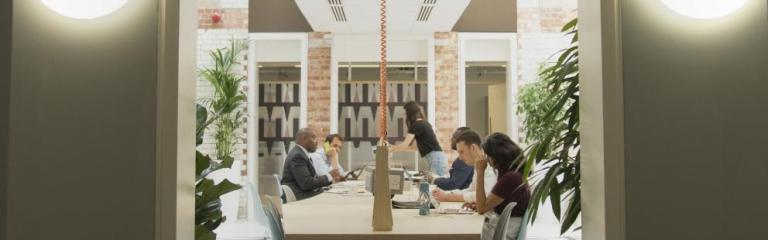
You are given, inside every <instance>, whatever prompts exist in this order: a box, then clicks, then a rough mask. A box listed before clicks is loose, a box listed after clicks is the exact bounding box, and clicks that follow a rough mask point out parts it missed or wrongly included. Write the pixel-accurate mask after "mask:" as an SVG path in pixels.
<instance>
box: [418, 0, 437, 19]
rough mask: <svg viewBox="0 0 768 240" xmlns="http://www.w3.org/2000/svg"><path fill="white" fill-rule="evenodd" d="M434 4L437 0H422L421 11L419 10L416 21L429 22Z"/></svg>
mask: <svg viewBox="0 0 768 240" xmlns="http://www.w3.org/2000/svg"><path fill="white" fill-rule="evenodd" d="M435 4H437V0H423V2H422V3H421V9H420V10H419V16H418V17H417V18H416V21H419V22H427V21H429V16H431V15H432V10H433V9H434V8H435Z"/></svg>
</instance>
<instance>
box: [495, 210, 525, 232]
mask: <svg viewBox="0 0 768 240" xmlns="http://www.w3.org/2000/svg"><path fill="white" fill-rule="evenodd" d="M516 205H517V203H515V202H510V203H509V204H507V206H506V207H504V210H503V211H501V214H500V215H499V220H498V222H496V229H494V233H493V240H504V237H505V236H506V235H507V222H509V218H510V216H512V209H513V208H515V206H516ZM520 225H522V223H521V224H520ZM519 237H520V236H519V234H518V238H519Z"/></svg>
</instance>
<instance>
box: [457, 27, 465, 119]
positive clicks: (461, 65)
mask: <svg viewBox="0 0 768 240" xmlns="http://www.w3.org/2000/svg"><path fill="white" fill-rule="evenodd" d="M457 38H458V49H457V50H456V54H457V57H458V60H459V61H458V64H456V67H457V68H458V69H457V70H458V73H459V76H458V77H459V86H458V87H459V89H458V90H459V103H458V104H459V126H460V127H463V126H467V89H466V88H467V79H466V77H467V74H466V70H467V69H466V66H467V61H466V59H465V56H466V54H464V49H465V42H466V41H465V39H464V37H463V36H462V34H459V36H458V37H457Z"/></svg>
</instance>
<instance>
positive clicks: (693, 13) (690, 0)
mask: <svg viewBox="0 0 768 240" xmlns="http://www.w3.org/2000/svg"><path fill="white" fill-rule="evenodd" d="M661 1H662V2H663V3H664V4H665V5H667V7H669V8H671V9H672V10H675V12H677V13H680V14H682V15H685V16H688V17H692V18H698V19H712V18H719V17H723V16H725V15H728V14H730V13H732V12H734V11H736V10H738V9H739V8H741V7H742V6H744V3H746V2H747V0H661Z"/></svg>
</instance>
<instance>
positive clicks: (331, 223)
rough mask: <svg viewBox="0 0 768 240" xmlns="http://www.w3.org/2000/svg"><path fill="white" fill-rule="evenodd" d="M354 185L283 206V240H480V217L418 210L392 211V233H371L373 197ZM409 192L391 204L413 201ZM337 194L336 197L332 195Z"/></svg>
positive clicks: (412, 193) (347, 184)
mask: <svg viewBox="0 0 768 240" xmlns="http://www.w3.org/2000/svg"><path fill="white" fill-rule="evenodd" d="M358 184H359V183H356V182H348V183H344V184H340V185H336V186H335V187H334V190H332V191H330V192H326V193H322V194H320V195H317V196H315V197H312V198H310V199H305V200H302V201H297V202H292V203H288V204H284V205H283V214H284V216H283V218H284V219H283V225H284V228H285V234H286V238H287V239H397V240H407V239H480V232H481V229H482V224H483V216H482V215H478V214H472V215H468V214H440V213H437V211H436V210H435V209H432V213H431V214H430V215H427V216H420V215H419V210H418V209H392V219H393V221H394V225H393V227H392V231H386V232H375V231H373V228H372V227H371V223H372V213H373V197H372V196H371V195H370V193H367V192H366V193H357V190H358V189H360V188H361V187H360V186H359V185H358ZM344 189H346V190H347V191H348V193H346V194H345V193H338V190H342V191H344ZM414 190H416V189H415V188H412V189H411V191H409V192H408V193H406V194H403V195H398V196H396V197H395V200H399V201H413V200H416V197H417V196H418V195H417V194H418V192H414ZM332 192H337V193H332ZM446 207H447V208H459V207H461V203H442V204H441V208H446Z"/></svg>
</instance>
